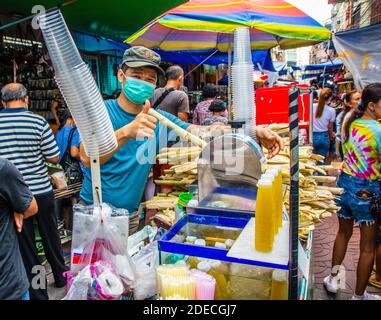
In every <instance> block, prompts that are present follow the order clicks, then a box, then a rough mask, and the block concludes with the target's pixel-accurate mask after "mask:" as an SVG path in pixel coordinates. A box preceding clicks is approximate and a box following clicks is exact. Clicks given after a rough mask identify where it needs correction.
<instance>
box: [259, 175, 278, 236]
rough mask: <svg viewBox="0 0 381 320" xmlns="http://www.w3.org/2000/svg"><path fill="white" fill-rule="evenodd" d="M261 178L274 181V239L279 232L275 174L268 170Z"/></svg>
mask: <svg viewBox="0 0 381 320" xmlns="http://www.w3.org/2000/svg"><path fill="white" fill-rule="evenodd" d="M261 179H265V180H270V181H271V182H272V194H273V201H272V204H273V210H272V213H273V220H272V221H273V224H274V226H273V228H272V232H273V235H272V237H273V239H274V238H275V236H276V234H277V228H276V227H277V211H276V202H277V199H276V197H275V196H276V194H275V192H276V190H275V183H274V179H275V176H274V174H273V173H270V172H266V173H264V174H262V175H261Z"/></svg>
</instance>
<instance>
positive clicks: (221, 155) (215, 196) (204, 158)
mask: <svg viewBox="0 0 381 320" xmlns="http://www.w3.org/2000/svg"><path fill="white" fill-rule="evenodd" d="M264 164H265V156H264V154H263V152H262V149H261V147H260V146H259V144H258V143H257V142H255V141H254V140H253V139H252V138H250V137H249V136H245V135H242V134H238V133H233V134H227V135H223V136H221V137H218V138H215V139H214V140H213V141H211V142H210V143H209V144H208V145H207V146H206V147H205V148H204V149H203V151H202V154H201V156H200V158H199V161H198V166H197V170H198V184H199V185H198V192H199V208H208V209H216V210H220V211H221V210H223V211H243V212H246V213H247V212H251V213H252V214H254V210H255V202H256V197H257V182H258V180H259V178H260V176H261V173H262V168H263V166H264Z"/></svg>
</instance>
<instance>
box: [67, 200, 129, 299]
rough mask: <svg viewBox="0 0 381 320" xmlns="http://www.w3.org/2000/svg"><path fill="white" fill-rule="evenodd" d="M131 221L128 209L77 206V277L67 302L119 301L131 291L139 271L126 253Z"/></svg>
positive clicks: (74, 262)
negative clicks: (72, 300) (86, 300)
mask: <svg viewBox="0 0 381 320" xmlns="http://www.w3.org/2000/svg"><path fill="white" fill-rule="evenodd" d="M128 222H129V220H128V211H127V210H123V209H116V208H113V207H110V206H109V205H107V204H103V205H102V208H100V207H96V206H86V207H84V206H80V205H76V206H75V207H74V228H73V243H72V269H71V270H70V272H71V273H72V274H73V275H75V277H74V279H73V283H72V286H71V288H70V290H69V293H70V294H69V293H68V295H67V297H65V299H70V300H71V299H73V298H74V299H77V298H80V299H84V298H85V297H86V298H87V299H89V300H119V299H121V298H122V296H123V295H127V293H128V292H130V291H131V288H132V287H133V286H134V281H135V273H136V271H135V268H134V265H133V262H132V260H131V257H130V256H129V255H128V252H127V245H128V230H129V226H128ZM86 288H87V291H86Z"/></svg>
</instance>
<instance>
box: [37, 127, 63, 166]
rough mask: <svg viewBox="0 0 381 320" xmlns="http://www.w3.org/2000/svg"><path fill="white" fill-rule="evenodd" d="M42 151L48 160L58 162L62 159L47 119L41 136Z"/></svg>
mask: <svg viewBox="0 0 381 320" xmlns="http://www.w3.org/2000/svg"><path fill="white" fill-rule="evenodd" d="M41 151H42V154H43V156H44V158H45V159H46V161H47V162H50V163H53V164H57V163H58V162H59V161H60V157H59V155H60V150H59V149H58V146H57V142H56V139H55V138H54V134H53V131H52V129H51V128H50V126H49V124H48V122H47V121H46V120H45V123H44V129H43V131H42V137H41Z"/></svg>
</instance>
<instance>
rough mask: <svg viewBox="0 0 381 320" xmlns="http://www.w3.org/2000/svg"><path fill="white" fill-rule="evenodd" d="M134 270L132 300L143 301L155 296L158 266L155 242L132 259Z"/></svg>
mask: <svg viewBox="0 0 381 320" xmlns="http://www.w3.org/2000/svg"><path fill="white" fill-rule="evenodd" d="M132 261H133V263H134V265H135V269H136V278H135V285H134V299H135V300H144V299H148V298H151V297H153V296H154V295H155V294H156V268H157V267H158V266H159V250H158V244H157V241H154V242H152V243H150V244H149V245H147V246H145V247H144V248H143V249H141V250H140V251H139V252H138V253H137V254H136V255H134V256H133V257H132Z"/></svg>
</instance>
